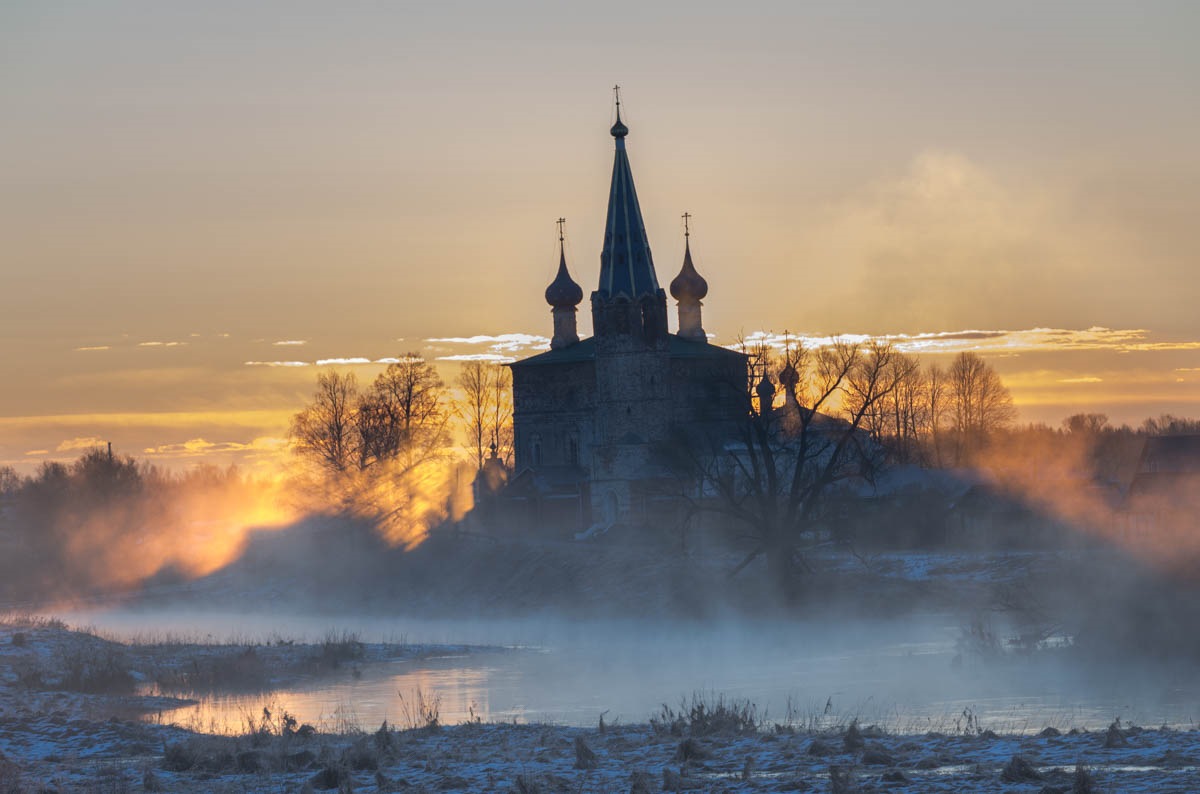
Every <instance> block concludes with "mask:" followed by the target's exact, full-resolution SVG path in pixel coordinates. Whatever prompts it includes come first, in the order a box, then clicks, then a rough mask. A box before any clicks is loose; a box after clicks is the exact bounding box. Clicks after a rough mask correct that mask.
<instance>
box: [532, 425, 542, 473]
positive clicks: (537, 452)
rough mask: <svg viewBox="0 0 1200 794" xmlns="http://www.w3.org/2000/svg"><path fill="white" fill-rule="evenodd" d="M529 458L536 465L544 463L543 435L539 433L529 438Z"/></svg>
mask: <svg viewBox="0 0 1200 794" xmlns="http://www.w3.org/2000/svg"><path fill="white" fill-rule="evenodd" d="M529 459H530V460H531V461H532V462H533V465H534V466H541V465H542V437H541V435H539V434H537V433H534V434H533V437H532V438H530V439H529Z"/></svg>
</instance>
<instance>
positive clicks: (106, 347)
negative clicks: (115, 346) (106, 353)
mask: <svg viewBox="0 0 1200 794" xmlns="http://www.w3.org/2000/svg"><path fill="white" fill-rule="evenodd" d="M111 349H112V347H110V346H109V345H91V346H89V347H77V348H75V350H76V351H77V352H87V351H89V350H111Z"/></svg>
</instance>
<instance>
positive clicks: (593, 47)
mask: <svg viewBox="0 0 1200 794" xmlns="http://www.w3.org/2000/svg"><path fill="white" fill-rule="evenodd" d="M1198 25H1200V11H1198V10H1197V8H1196V6H1195V5H1194V4H1189V3H1168V2H1162V3H1152V4H1149V5H1144V4H1140V5H1138V6H1136V7H1135V6H1131V5H1129V4H1124V3H1117V2H1101V3H1091V4H1088V5H1086V6H1074V5H1064V6H1060V7H1053V8H1051V7H1046V6H1045V5H1044V4H1039V3H1005V4H1002V5H995V6H992V7H978V6H974V5H973V6H972V7H970V8H968V7H965V6H962V5H961V4H957V3H942V2H925V3H917V4H911V3H910V4H903V5H896V4H878V5H875V6H873V7H872V6H866V7H864V6H862V5H861V4H856V5H855V6H853V7H846V8H841V7H837V6H831V7H823V8H822V7H814V6H810V5H801V6H793V5H792V4H782V3H780V4H775V3H765V4H759V5H755V6H751V7H739V8H738V9H737V11H736V13H735V12H732V11H730V10H729V9H727V8H724V7H720V6H717V7H709V6H705V5H703V4H701V5H697V4H694V3H665V4H658V5H655V6H654V7H653V8H646V7H644V6H643V5H640V4H627V5H622V4H620V3H618V4H615V5H614V4H608V5H605V6H602V7H601V6H596V7H594V8H593V7H589V8H571V9H564V8H561V7H559V6H541V5H538V4H520V5H518V6H515V7H514V6H511V5H509V6H506V7H504V8H503V9H500V8H498V7H494V6H492V5H489V4H483V3H444V4H436V5H435V6H427V7H426V6H422V7H417V6H411V5H403V4H402V5H391V6H378V5H350V6H346V5H339V6H336V7H332V6H329V5H327V4H319V3H288V4H266V5H259V6H256V7H253V8H246V7H244V6H241V5H235V4H216V5H213V4H205V5H204V6H202V7H201V6H196V7H190V8H189V7H183V6H179V5H174V4H168V5H163V4H160V3H151V2H144V3H139V2H117V3H107V4H104V5H102V6H100V5H91V4H80V3H66V4H42V3H16V4H8V5H6V6H5V8H4V9H3V10H0V52H2V53H3V55H2V56H0V57H2V59H3V60H2V63H3V68H0V123H2V124H3V127H4V129H5V139H6V144H7V145H6V146H5V147H3V151H0V171H2V172H3V173H4V175H5V178H4V179H3V180H0V234H3V236H4V239H5V241H6V245H5V249H4V252H3V254H0V257H3V260H2V265H3V267H2V269H3V277H4V287H3V290H2V291H0V377H2V378H3V382H4V383H5V384H6V388H5V389H3V390H2V391H0V463H2V464H8V465H16V466H17V467H18V468H19V469H21V470H22V471H30V470H32V469H33V468H34V467H35V466H36V465H37V464H38V463H39V462H40V461H43V460H46V459H49V458H59V459H67V458H70V457H73V456H74V455H75V454H76V453H77V452H78V450H79V449H82V448H86V447H89V446H91V445H92V444H93V443H95V441H96V440H112V441H114V442H116V444H117V447H118V449H121V450H124V451H128V452H132V453H134V454H138V455H141V456H145V457H146V458H148V459H150V460H154V461H157V462H160V463H180V462H188V463H191V462H199V461H210V462H230V461H240V462H242V463H249V464H255V463H258V464H261V465H262V466H264V467H271V466H274V465H276V463H277V461H278V459H279V452H280V449H281V448H282V446H283V440H282V439H283V437H284V436H285V434H286V427H287V420H288V418H289V417H290V415H291V414H292V413H294V412H295V411H296V410H297V408H298V407H299V406H300V405H301V404H302V403H303V401H304V400H305V399H306V398H307V397H308V395H309V394H310V392H311V386H312V383H313V381H314V379H315V375H314V370H316V369H319V368H325V367H329V366H335V365H336V366H346V367H356V368H358V369H359V371H360V372H361V373H362V375H361V377H363V378H364V379H369V378H370V377H373V375H374V373H375V372H376V371H378V370H379V369H381V368H382V366H383V364H382V363H380V362H382V361H384V360H385V359H387V358H389V357H395V356H398V355H402V354H403V353H404V352H406V351H409V350H414V351H418V352H421V353H423V354H424V355H426V356H427V357H429V358H431V359H432V358H442V359H446V360H447V361H451V360H453V359H454V358H455V357H458V356H474V355H480V354H486V355H490V356H501V357H512V356H519V355H523V354H526V353H527V352H529V351H531V350H534V349H537V348H538V347H539V346H540V345H543V344H545V341H544V337H545V336H547V335H548V333H549V325H550V323H549V320H550V318H549V314H548V311H547V307H546V306H545V304H544V303H543V301H542V298H541V291H542V289H543V287H544V286H545V284H546V283H548V282H549V280H550V279H551V277H552V275H553V272H554V267H555V264H556V256H555V254H556V252H555V245H556V239H555V234H554V225H553V220H554V219H555V218H557V217H559V216H560V215H565V216H566V217H567V218H568V225H567V231H568V238H567V242H568V261H569V264H570V265H571V268H572V271H573V272H574V273H575V274H576V275H577V277H578V278H579V280H580V281H581V283H583V284H584V287H585V289H590V288H591V285H592V284H593V283H594V280H595V278H596V273H597V271H598V266H599V262H598V252H599V250H600V243H601V234H602V225H603V224H602V220H603V214H604V200H605V196H606V186H607V179H608V172H609V168H610V149H611V140H610V139H609V137H608V135H607V127H608V125H609V123H610V120H611V112H612V109H611V101H610V90H609V89H610V86H611V85H612V84H613V82H614V81H619V82H621V83H622V84H623V85H624V87H625V99H626V102H625V110H626V120H627V121H628V123H629V125H630V128H631V134H630V152H631V158H632V159H633V161H634V165H635V168H636V170H637V173H638V179H639V188H640V191H641V199H642V205H643V209H644V211H645V215H646V222H647V227H648V232H649V236H650V240H651V243H652V245H653V246H654V248H655V252H656V254H657V259H658V265H657V266H658V270H659V273H660V276H664V277H669V276H668V274H669V273H671V272H673V271H674V270H675V269H676V268H677V267H678V262H679V259H680V256H681V253H682V235H681V232H682V229H681V228H680V227H681V222H680V220H679V216H680V214H681V213H682V212H683V211H685V210H686V211H688V212H691V213H692V214H693V216H694V222H693V226H692V229H693V238H692V243H693V245H692V250H693V254H694V256H695V258H696V262H697V266H698V267H699V269H700V270H701V271H702V272H703V273H704V274H705V276H706V278H708V279H709V281H710V284H711V286H712V291H711V294H710V295H709V298H708V300H707V302H706V307H705V317H706V321H707V322H706V325H707V327H708V328H709V330H710V331H712V332H714V333H715V334H716V339H717V341H719V342H722V343H732V342H733V341H734V340H735V339H736V338H737V336H738V335H739V334H751V333H754V332H756V331H760V330H761V331H773V332H775V333H782V332H783V331H785V330H788V331H791V332H792V333H795V334H801V335H809V336H814V337H821V336H828V335H833V334H843V333H851V334H885V335H897V336H898V341H901V342H905V340H907V342H905V343H907V344H911V345H912V347H911V348H910V349H912V350H916V351H919V352H923V353H925V354H934V353H936V352H937V351H938V350H945V351H946V352H957V351H958V350H961V349H963V348H968V349H975V350H978V351H979V352H980V353H982V354H983V355H985V356H987V357H988V358H989V361H991V363H993V364H994V366H995V367H996V368H997V369H998V370H999V371H1000V372H1001V374H1002V375H1003V376H1004V378H1005V381H1006V383H1007V385H1008V386H1009V387H1010V388H1011V390H1012V392H1013V395H1014V398H1015V400H1016V402H1017V405H1018V407H1019V409H1020V411H1021V417H1022V418H1023V419H1025V420H1039V421H1050V422H1054V423H1056V422H1057V421H1058V420H1059V419H1061V418H1062V417H1063V416H1065V415H1066V414H1068V413H1071V412H1073V411H1075V410H1089V411H1103V412H1105V413H1107V414H1108V415H1109V416H1110V418H1111V419H1113V420H1114V421H1116V422H1121V421H1130V422H1136V421H1138V420H1140V419H1141V418H1143V417H1145V416H1147V415H1152V414H1157V413H1160V412H1164V411H1175V412H1179V413H1184V414H1189V413H1194V412H1195V408H1196V407H1197V402H1198V400H1200V389H1198V388H1197V385H1198V383H1200V327H1198V326H1197V323H1196V320H1195V306H1196V305H1197V298H1200V288H1198V286H1197V279H1196V277H1195V273H1194V270H1195V265H1196V262H1197V254H1200V237H1198V233H1197V230H1196V225H1195V222H1194V217H1193V216H1194V209H1195V207H1196V206H1200V152H1198V150H1197V147H1196V146H1195V145H1194V142H1195V141H1196V140H1197V139H1200V106H1197V104H1196V102H1195V101H1194V97H1195V94H1196V90H1195V89H1196V75H1197V74H1200V63H1198V61H1200V55H1198V54H1197V52H1196V50H1195V48H1194V47H1193V46H1192V44H1193V39H1194V32H1195V31H1196V30H1197V28H1198ZM672 314H673V312H672ZM581 319H582V328H581V331H582V332H583V333H587V332H588V331H589V328H588V325H589V320H588V318H586V317H581ZM1046 329H1050V330H1046ZM510 335H512V336H510ZM492 337H494V338H492ZM939 345H942V346H946V347H939ZM447 366H451V365H449V364H447ZM450 371H451V370H449V369H447V372H450Z"/></svg>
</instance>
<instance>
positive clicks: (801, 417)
mask: <svg viewBox="0 0 1200 794" xmlns="http://www.w3.org/2000/svg"><path fill="white" fill-rule="evenodd" d="M899 355H900V354H899V353H897V351H896V350H895V348H894V347H893V346H891V345H890V344H887V343H883V342H871V343H867V344H859V343H852V342H847V341H839V342H836V343H835V344H833V345H830V346H828V347H823V348H819V349H817V350H815V351H814V350H807V349H805V348H802V347H797V348H794V349H789V350H787V351H785V360H784V364H783V372H781V374H780V380H782V381H783V382H784V383H785V390H786V393H785V398H784V404H783V406H782V407H781V408H779V409H773V408H772V407H771V406H772V404H773V399H772V396H773V393H774V392H773V386H771V385H769V384H768V386H767V387H765V388H763V389H762V394H761V395H759V400H758V401H757V402H755V401H752V399H751V397H750V395H746V407H747V410H746V420H745V421H744V422H742V423H741V424H740V426H739V428H738V430H737V434H738V437H737V441H736V442H734V443H730V440H729V439H717V438H714V439H711V440H710V441H711V443H710V444H709V446H708V448H707V449H698V448H697V447H696V446H695V445H694V444H692V445H688V444H687V443H686V442H684V441H682V440H680V441H678V442H677V443H676V445H675V446H674V450H675V451H676V456H675V457H674V460H675V462H676V465H679V466H683V467H686V469H685V470H686V471H688V472H689V474H690V477H691V478H692V479H693V480H695V481H697V487H696V488H695V489H694V493H695V494H697V496H695V497H693V498H692V501H693V507H694V509H696V510H703V511H711V512H714V513H716V514H718V515H721V516H724V517H725V518H727V519H729V520H730V522H731V526H732V527H734V528H735V529H736V532H737V535H738V536H739V537H741V538H742V539H744V540H748V541H749V542H750V549H749V551H748V553H747V555H746V556H745V558H744V559H743V560H742V562H741V563H740V564H739V565H738V566H737V567H736V568H734V570H733V571H732V572H731V575H735V574H737V573H738V572H739V571H741V570H742V569H743V568H745V567H746V566H747V565H749V564H750V563H751V562H752V561H753V560H754V559H756V558H757V557H759V556H760V555H761V556H765V557H766V559H767V567H768V570H769V572H770V575H771V577H772V579H773V580H774V581H775V582H776V583H777V584H778V585H779V586H780V587H781V588H783V590H784V592H785V593H787V592H790V588H791V584H792V582H793V580H794V574H795V572H796V570H797V566H799V568H802V569H803V568H807V567H808V563H807V561H806V559H805V558H804V555H803V550H804V549H805V548H807V547H809V546H811V545H813V544H814V543H815V542H816V540H817V534H818V533H817V528H818V525H819V523H820V521H821V519H822V518H823V517H824V509H825V508H826V507H827V505H826V498H827V497H828V496H829V494H830V492H831V491H832V490H833V487H834V486H835V485H837V484H838V483H840V482H843V481H846V480H849V479H853V478H866V479H870V478H871V477H872V476H873V473H874V468H875V466H877V465H878V463H879V455H878V450H877V448H876V445H875V444H874V443H873V442H872V441H871V439H870V438H869V434H868V433H866V431H865V430H864V422H865V419H866V417H867V416H868V415H869V414H871V413H872V412H874V411H876V410H877V409H878V406H879V404H880V403H881V401H882V400H884V399H885V398H886V397H888V396H889V395H891V394H892V393H893V392H894V391H895V389H896V387H897V384H898V383H899V381H900V380H901V379H902V378H903V377H906V375H907V373H908V372H909V370H910V368H911V366H915V363H903V364H902V363H901V362H900V361H899V360H898V356H899ZM752 363H754V362H752ZM755 366H757V367H758V368H759V369H760V371H761V370H762V368H763V367H764V366H766V364H765V363H763V362H762V360H761V357H760V361H759V362H758V363H755ZM761 382H762V379H761V377H760V383H761ZM680 451H682V452H683V454H679V452H680Z"/></svg>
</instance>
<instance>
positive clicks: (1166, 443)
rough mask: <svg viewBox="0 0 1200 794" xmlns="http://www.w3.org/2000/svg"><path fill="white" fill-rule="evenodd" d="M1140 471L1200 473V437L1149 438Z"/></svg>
mask: <svg viewBox="0 0 1200 794" xmlns="http://www.w3.org/2000/svg"><path fill="white" fill-rule="evenodd" d="M1138 471H1139V473H1141V472H1177V473H1181V472H1200V435H1181V436H1151V437H1150V438H1147V439H1146V446H1145V447H1144V448H1143V449H1142V460H1141V463H1140V465H1139V466H1138Z"/></svg>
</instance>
